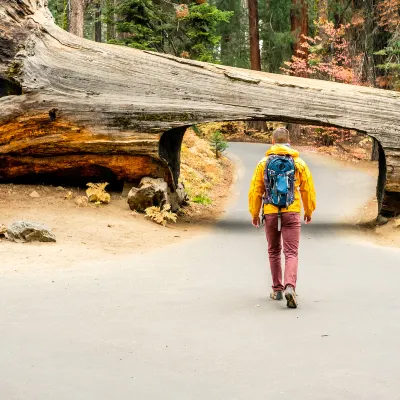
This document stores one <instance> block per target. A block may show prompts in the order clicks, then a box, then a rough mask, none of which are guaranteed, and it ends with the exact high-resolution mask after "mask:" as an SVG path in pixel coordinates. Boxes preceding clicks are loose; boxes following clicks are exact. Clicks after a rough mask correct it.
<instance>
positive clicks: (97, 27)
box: [94, 1, 102, 42]
mask: <svg viewBox="0 0 400 400" xmlns="http://www.w3.org/2000/svg"><path fill="white" fill-rule="evenodd" d="M95 7H96V10H95V14H94V17H95V22H94V40H95V41H96V42H101V41H102V29H101V28H102V21H101V2H100V1H97V3H96V4H95Z"/></svg>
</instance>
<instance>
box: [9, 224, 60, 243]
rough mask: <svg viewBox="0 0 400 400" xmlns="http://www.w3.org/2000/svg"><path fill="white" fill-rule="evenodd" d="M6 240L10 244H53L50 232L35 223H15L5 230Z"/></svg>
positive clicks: (52, 235) (54, 238)
mask: <svg viewBox="0 0 400 400" xmlns="http://www.w3.org/2000/svg"><path fill="white" fill-rule="evenodd" d="M6 234H7V239H8V240H10V241H12V242H55V241H56V237H55V236H54V234H53V233H51V232H50V230H49V229H48V228H47V227H46V226H44V225H42V224H39V223H37V222H28V221H17V222H14V223H12V224H11V225H10V226H9V227H8V228H7V233H6Z"/></svg>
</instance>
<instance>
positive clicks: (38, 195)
mask: <svg viewBox="0 0 400 400" xmlns="http://www.w3.org/2000/svg"><path fill="white" fill-rule="evenodd" d="M29 196H31V197H32V198H34V199H37V198H38V197H40V194H39V193H38V192H36V191H35V190H34V191H33V192H32V193H31V194H30V195H29Z"/></svg>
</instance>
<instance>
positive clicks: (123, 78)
mask: <svg viewBox="0 0 400 400" xmlns="http://www.w3.org/2000/svg"><path fill="white" fill-rule="evenodd" d="M46 4H47V0H35V1H33V0H8V1H6V2H4V1H3V2H1V3H0V80H1V81H0V82H1V87H2V88H3V87H5V86H6V85H5V82H6V81H7V82H12V84H13V85H14V88H15V91H14V92H13V91H12V90H11V91H10V88H9V87H8V89H7V91H6V90H5V89H1V90H2V93H3V94H5V95H2V97H0V181H1V180H3V181H4V180H7V179H13V178H12V177H13V176H16V175H18V174H23V170H24V168H25V171H27V173H29V174H36V173H37V172H38V171H39V170H41V171H43V173H45V169H46V168H53V169H54V168H55V169H57V168H58V167H57V166H58V165H59V166H60V171H61V169H62V168H64V167H65V165H66V164H67V163H68V159H69V160H70V163H72V162H75V161H76V160H77V159H80V162H81V163H86V165H87V166H88V168H89V167H90V165H92V164H91V162H92V160H95V162H96V163H99V162H100V161H99V160H106V159H107V158H109V160H108V161H104V162H103V161H101V165H100V166H103V167H106V168H111V170H112V172H113V173H115V174H116V175H119V176H121V178H122V177H123V179H126V180H132V181H133V180H136V179H139V178H140V176H139V175H141V176H145V175H152V176H154V175H157V176H162V177H166V179H167V181H168V182H169V183H170V185H171V186H173V185H174V184H175V182H176V181H177V178H178V175H179V149H178V147H179V146H178V143H179V141H180V138H181V136H182V131H181V129H180V127H185V126H190V125H193V124H197V123H204V122H211V121H238V120H243V121H249V120H269V121H285V122H291V123H301V124H304V125H307V124H315V125H322V126H336V127H340V128H345V129H354V130H357V131H359V132H363V133H366V134H368V135H370V136H372V137H374V138H375V139H376V140H378V141H379V143H380V145H381V146H382V149H383V151H384V153H385V159H386V173H385V183H384V188H383V197H382V202H381V205H382V212H384V213H386V214H387V215H393V214H396V213H399V212H400V201H399V193H400V113H399V110H400V94H399V93H397V92H392V91H385V90H380V89H373V88H367V87H359V86H352V85H345V84H338V83H334V82H326V81H319V80H310V79H304V78H296V77H291V76H284V75H273V74H267V73H263V72H259V71H249V70H241V69H235V68H231V67H226V66H221V65H213V64H207V63H202V62H197V61H192V60H187V59H180V58H176V57H173V56H170V55H167V54H158V53H152V52H147V51H140V50H136V49H131V48H127V47H123V46H115V45H107V44H103V43H97V42H92V41H88V40H85V39H82V38H79V37H77V36H74V35H72V34H69V33H68V32H65V31H63V30H62V29H60V28H59V27H57V26H56V25H55V23H54V21H53V18H52V16H51V14H50V12H49V10H48V8H47V6H46ZM7 85H8V86H9V84H7ZM18 87H20V88H21V89H20V90H18V89H17V88H18ZM164 132H169V133H167V134H166V136H163V133H164ZM175 135H176V136H177V137H176V139H175ZM163 137H164V139H163ZM168 138H169V139H168ZM169 141H171V143H168V142H169ZM52 159H53V160H54V161H57V160H60V159H62V160H63V162H61V163H57V162H54V163H52V162H50V161H51V160H52ZM144 160H146V162H144ZM46 161H47V164H46ZM17 164H18V165H19V167H18V168H15V165H17ZM96 165H97V164H96ZM9 166H14V167H12V168H11V167H10V168H11V171H8V168H9ZM381 179H382V178H381Z"/></svg>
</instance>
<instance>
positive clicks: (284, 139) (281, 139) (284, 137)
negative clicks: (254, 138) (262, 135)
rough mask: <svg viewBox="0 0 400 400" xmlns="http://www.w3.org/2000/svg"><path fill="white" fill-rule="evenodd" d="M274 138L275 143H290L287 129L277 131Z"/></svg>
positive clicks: (273, 135)
mask: <svg viewBox="0 0 400 400" xmlns="http://www.w3.org/2000/svg"><path fill="white" fill-rule="evenodd" d="M272 137H273V139H274V141H275V143H289V131H288V130H287V129H286V128H278V129H275V130H274V132H273V134H272Z"/></svg>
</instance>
